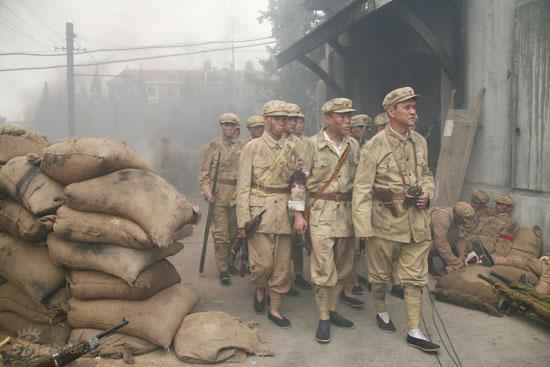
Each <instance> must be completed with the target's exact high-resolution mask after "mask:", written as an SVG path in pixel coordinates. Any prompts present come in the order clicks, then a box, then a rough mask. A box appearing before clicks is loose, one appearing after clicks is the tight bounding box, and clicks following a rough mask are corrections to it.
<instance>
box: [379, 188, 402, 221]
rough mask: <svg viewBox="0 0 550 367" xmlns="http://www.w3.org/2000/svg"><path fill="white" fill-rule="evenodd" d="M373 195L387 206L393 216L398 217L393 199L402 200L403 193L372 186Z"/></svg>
mask: <svg viewBox="0 0 550 367" xmlns="http://www.w3.org/2000/svg"><path fill="white" fill-rule="evenodd" d="M373 192H374V197H375V198H376V199H378V200H380V201H381V202H382V204H384V206H385V207H386V208H388V209H389V210H390V212H391V214H392V215H393V216H394V217H398V216H399V213H398V212H397V207H396V206H395V200H404V199H405V194H404V193H395V192H393V191H392V190H391V189H384V188H379V187H378V188H376V187H375V188H374V189H373Z"/></svg>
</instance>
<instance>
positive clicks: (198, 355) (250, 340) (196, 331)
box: [174, 311, 273, 363]
mask: <svg viewBox="0 0 550 367" xmlns="http://www.w3.org/2000/svg"><path fill="white" fill-rule="evenodd" d="M257 327H258V325H257V324H255V323H244V322H242V321H241V320H240V319H239V318H237V317H235V316H232V315H229V314H227V313H225V312H220V311H210V312H197V313H193V314H191V315H189V316H186V317H185V318H184V319H183V322H182V323H181V326H180V328H179V329H178V332H177V333H176V336H175V338H174V352H175V353H176V355H177V356H178V358H179V359H181V360H182V361H183V362H188V363H221V362H244V360H245V359H246V355H247V354H253V355H256V356H272V355H273V352H272V351H271V350H270V349H269V347H268V346H267V345H266V344H265V343H264V342H263V341H262V340H261V339H260V335H259V330H258V328H257Z"/></svg>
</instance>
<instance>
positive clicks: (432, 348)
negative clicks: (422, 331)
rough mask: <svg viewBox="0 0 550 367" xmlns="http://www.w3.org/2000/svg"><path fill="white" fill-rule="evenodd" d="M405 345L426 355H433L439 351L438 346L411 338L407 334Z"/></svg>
mask: <svg viewBox="0 0 550 367" xmlns="http://www.w3.org/2000/svg"><path fill="white" fill-rule="evenodd" d="M407 344H409V345H410V346H411V347H415V348H418V349H420V350H423V351H424V352H428V353H435V352H437V351H438V350H439V345H437V344H435V343H432V342H429V341H427V340H424V339H419V338H413V337H412V336H410V335H409V334H407Z"/></svg>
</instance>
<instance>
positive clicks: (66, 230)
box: [53, 205, 154, 250]
mask: <svg viewBox="0 0 550 367" xmlns="http://www.w3.org/2000/svg"><path fill="white" fill-rule="evenodd" d="M53 231H54V233H55V234H56V236H58V237H60V238H64V239H67V240H72V241H77V242H89V243H107V244H113V245H119V246H123V247H130V248H135V249H138V250H145V249H149V248H151V247H153V246H154V245H153V242H151V239H150V238H149V235H148V234H147V233H145V231H144V230H143V229H142V228H141V227H140V226H138V225H137V224H136V223H134V222H132V221H131V220H128V219H126V218H122V217H117V216H114V215H112V214H103V213H93V212H82V211H79V210H73V209H71V208H69V207H68V206H66V205H63V206H62V207H61V208H59V209H57V213H56V217H55V224H54V226H53Z"/></svg>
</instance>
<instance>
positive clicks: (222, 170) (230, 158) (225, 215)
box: [199, 112, 243, 285]
mask: <svg viewBox="0 0 550 367" xmlns="http://www.w3.org/2000/svg"><path fill="white" fill-rule="evenodd" d="M218 122H219V124H220V127H221V130H222V136H221V137H219V138H216V139H214V140H212V141H211V142H210V143H208V145H207V146H206V149H205V151H204V156H203V159H202V164H201V169H200V173H199V184H200V189H201V194H202V195H203V196H204V198H205V199H206V201H208V203H209V204H214V216H213V220H212V234H213V236H214V250H215V257H216V265H217V267H218V271H219V272H220V282H221V283H222V284H224V285H228V284H229V282H230V275H229V270H230V269H228V257H229V249H230V246H231V244H232V243H233V241H234V239H235V238H236V235H237V217H236V212H235V195H236V189H237V171H236V170H235V167H237V164H238V163H239V154H240V152H241V149H242V147H243V142H242V141H241V140H240V139H239V138H238V137H237V136H236V134H237V127H238V126H239V117H238V116H237V115H235V114H234V113H230V112H229V113H223V114H221V115H220V117H219V118H218ZM218 157H219V159H220V161H219V169H218V179H217V183H216V192H212V185H213V182H212V180H213V179H214V169H215V166H216V164H217V163H216V161H217V159H218Z"/></svg>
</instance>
